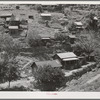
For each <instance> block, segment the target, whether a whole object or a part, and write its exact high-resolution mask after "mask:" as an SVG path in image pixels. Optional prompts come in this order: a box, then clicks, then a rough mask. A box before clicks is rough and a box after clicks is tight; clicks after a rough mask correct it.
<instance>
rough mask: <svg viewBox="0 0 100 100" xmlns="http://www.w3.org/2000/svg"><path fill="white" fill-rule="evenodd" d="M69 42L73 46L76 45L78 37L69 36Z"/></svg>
mask: <svg viewBox="0 0 100 100" xmlns="http://www.w3.org/2000/svg"><path fill="white" fill-rule="evenodd" d="M68 37H69V40H70V43H71V44H74V42H75V40H76V36H75V35H69V36H68Z"/></svg>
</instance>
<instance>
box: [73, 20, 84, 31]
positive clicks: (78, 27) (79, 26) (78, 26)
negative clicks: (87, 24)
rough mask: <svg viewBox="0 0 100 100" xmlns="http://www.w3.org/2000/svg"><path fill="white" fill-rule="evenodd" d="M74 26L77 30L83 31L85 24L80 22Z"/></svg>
mask: <svg viewBox="0 0 100 100" xmlns="http://www.w3.org/2000/svg"><path fill="white" fill-rule="evenodd" d="M74 25H75V27H76V29H83V24H82V22H80V21H78V22H74Z"/></svg>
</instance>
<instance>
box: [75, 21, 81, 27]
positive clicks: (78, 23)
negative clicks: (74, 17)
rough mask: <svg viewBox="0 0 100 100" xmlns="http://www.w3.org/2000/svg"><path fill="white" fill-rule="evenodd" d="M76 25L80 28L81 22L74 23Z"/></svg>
mask: <svg viewBox="0 0 100 100" xmlns="http://www.w3.org/2000/svg"><path fill="white" fill-rule="evenodd" d="M74 23H75V24H76V25H79V26H82V25H83V24H82V22H74Z"/></svg>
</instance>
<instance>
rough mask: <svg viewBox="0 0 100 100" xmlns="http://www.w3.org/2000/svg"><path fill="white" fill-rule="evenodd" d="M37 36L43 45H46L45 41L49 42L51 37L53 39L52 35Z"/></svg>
mask: <svg viewBox="0 0 100 100" xmlns="http://www.w3.org/2000/svg"><path fill="white" fill-rule="evenodd" d="M39 36H40V37H41V41H42V43H43V45H44V46H46V44H47V43H51V39H53V36H51V35H47V34H39Z"/></svg>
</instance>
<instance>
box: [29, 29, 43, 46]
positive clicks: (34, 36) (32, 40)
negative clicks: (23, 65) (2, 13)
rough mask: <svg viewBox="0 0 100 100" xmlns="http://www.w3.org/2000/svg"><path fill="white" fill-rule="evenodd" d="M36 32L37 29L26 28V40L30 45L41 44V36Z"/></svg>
mask: <svg viewBox="0 0 100 100" xmlns="http://www.w3.org/2000/svg"><path fill="white" fill-rule="evenodd" d="M38 34H39V32H38V30H34V29H33V30H28V36H27V42H28V44H29V45H30V46H31V47H37V46H40V45H41V37H40V36H39V35H38Z"/></svg>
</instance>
